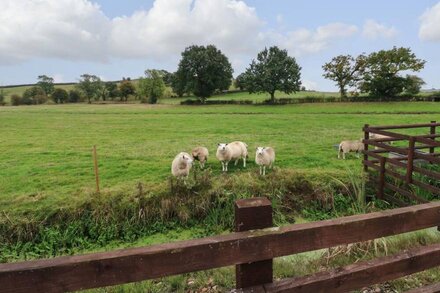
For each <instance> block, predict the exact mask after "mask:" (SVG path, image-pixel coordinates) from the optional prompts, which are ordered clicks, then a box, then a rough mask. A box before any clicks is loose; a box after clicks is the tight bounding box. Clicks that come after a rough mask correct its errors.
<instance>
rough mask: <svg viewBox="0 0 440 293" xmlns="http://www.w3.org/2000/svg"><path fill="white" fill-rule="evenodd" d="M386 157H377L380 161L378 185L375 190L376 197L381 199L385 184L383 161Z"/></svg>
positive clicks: (384, 161)
mask: <svg viewBox="0 0 440 293" xmlns="http://www.w3.org/2000/svg"><path fill="white" fill-rule="evenodd" d="M386 161H387V158H385V157H381V158H380V159H379V162H380V173H379V186H378V191H377V198H378V199H383V196H384V186H385V163H386Z"/></svg>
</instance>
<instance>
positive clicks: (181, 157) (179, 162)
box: [171, 152, 193, 178]
mask: <svg viewBox="0 0 440 293" xmlns="http://www.w3.org/2000/svg"><path fill="white" fill-rule="evenodd" d="M192 162H193V160H192V158H191V156H190V155H189V154H188V153H185V152H181V153H179V154H178V155H177V156H176V157H175V158H174V160H173V162H172V164H171V174H173V176H174V177H177V178H182V177H188V175H189V171H190V170H191V167H192Z"/></svg>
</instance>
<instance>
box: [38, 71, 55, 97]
mask: <svg viewBox="0 0 440 293" xmlns="http://www.w3.org/2000/svg"><path fill="white" fill-rule="evenodd" d="M53 83H54V79H53V78H52V77H49V76H47V75H39V76H38V82H37V85H38V86H40V87H41V88H42V89H43V90H44V92H45V94H46V96H48V95H50V94H51V93H53V91H54V90H55V87H54V84H53Z"/></svg>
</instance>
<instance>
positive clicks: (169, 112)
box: [0, 103, 440, 211]
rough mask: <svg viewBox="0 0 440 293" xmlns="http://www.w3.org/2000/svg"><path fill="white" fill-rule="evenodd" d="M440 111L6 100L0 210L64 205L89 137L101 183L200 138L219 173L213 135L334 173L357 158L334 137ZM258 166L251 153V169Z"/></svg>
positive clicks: (87, 183)
mask: <svg viewBox="0 0 440 293" xmlns="http://www.w3.org/2000/svg"><path fill="white" fill-rule="evenodd" d="M405 112H407V113H405ZM416 113H422V114H416ZM439 113H440V108H439V106H438V105H437V104H435V103H388V104H375V103H368V104H317V105H313V104H306V105H295V106H284V107H266V106H204V107H194V106H188V107H182V106H160V105H158V106H146V105H95V106H90V105H64V106H38V107H37V106H28V107H24V106H21V107H3V108H0V125H1V126H2V135H1V137H0V143H1V144H0V194H1V196H0V210H9V211H10V210H11V209H26V208H32V209H35V208H37V207H38V206H40V205H47V204H49V205H61V206H63V205H68V204H70V201H66V199H72V198H74V197H76V196H80V195H81V193H82V191H83V190H84V189H93V187H94V177H93V168H92V167H93V164H92V158H91V148H92V146H93V145H97V148H98V154H99V164H100V174H101V184H102V187H103V188H104V189H112V188H124V187H127V186H133V185H134V184H135V183H136V182H138V181H142V182H152V183H158V182H163V181H165V180H166V179H167V178H168V176H169V173H170V171H169V170H170V162H171V160H172V159H173V157H174V156H175V154H177V153H178V152H180V151H189V150H191V148H192V147H194V146H196V145H204V146H207V147H208V148H209V150H210V152H211V159H210V161H209V163H208V167H209V168H212V170H213V171H214V174H217V175H218V174H220V164H219V163H218V162H216V160H215V156H214V154H215V149H216V144H217V143H219V142H227V141H232V140H243V141H245V142H246V143H247V144H248V145H249V147H250V150H251V159H250V160H251V161H252V158H253V156H252V150H253V149H254V148H255V147H256V146H257V145H270V146H273V147H274V148H275V149H276V151H277V162H276V165H277V167H278V168H291V169H295V170H307V171H308V172H312V173H313V172H315V173H320V172H328V173H331V174H335V175H338V174H343V173H345V172H346V168H358V167H359V166H360V162H359V161H358V160H356V159H355V158H352V159H350V160H347V161H340V160H337V159H336V151H335V150H334V149H333V145H334V144H337V143H338V142H339V141H340V140H342V139H358V138H360V137H361V136H362V133H361V128H362V126H363V124H365V123H369V124H372V125H373V124H393V123H415V122H427V121H430V120H433V119H435V118H436V117H438V114H439ZM256 169H257V168H256V166H255V165H254V164H252V163H251V164H249V166H248V168H247V169H246V172H251V173H252V174H253V175H252V176H256ZM232 172H242V171H241V168H237V169H232Z"/></svg>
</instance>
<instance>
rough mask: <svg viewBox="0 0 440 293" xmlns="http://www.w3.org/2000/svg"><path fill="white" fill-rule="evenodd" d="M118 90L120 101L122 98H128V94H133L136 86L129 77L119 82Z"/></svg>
mask: <svg viewBox="0 0 440 293" xmlns="http://www.w3.org/2000/svg"><path fill="white" fill-rule="evenodd" d="M119 92H120V94H121V101H122V100H123V99H124V100H125V101H127V100H128V96H130V95H134V94H135V93H136V88H135V86H134V85H133V83H132V82H131V80H130V79H124V80H122V81H121V83H120V84H119Z"/></svg>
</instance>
